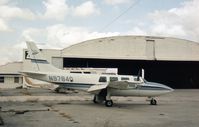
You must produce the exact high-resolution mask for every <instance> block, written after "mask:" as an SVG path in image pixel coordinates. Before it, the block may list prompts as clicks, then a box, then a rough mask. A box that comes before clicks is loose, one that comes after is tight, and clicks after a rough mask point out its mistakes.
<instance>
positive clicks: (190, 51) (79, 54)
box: [60, 36, 199, 88]
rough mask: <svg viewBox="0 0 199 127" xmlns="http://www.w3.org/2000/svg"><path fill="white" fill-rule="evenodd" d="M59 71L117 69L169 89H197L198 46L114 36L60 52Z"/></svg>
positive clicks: (193, 43) (166, 39) (156, 39)
mask: <svg viewBox="0 0 199 127" xmlns="http://www.w3.org/2000/svg"><path fill="white" fill-rule="evenodd" d="M60 56H61V58H63V67H94V68H109V67H110V68H118V73H119V74H133V75H137V73H138V70H139V69H140V68H143V69H145V78H146V80H149V81H155V82H160V83H164V84H166V85H169V86H171V87H173V88H199V43H196V42H192V41H188V40H182V39H177V38H170V37H152V36H115V37H106V38H99V39H94V40H89V41H85V42H82V43H79V44H76V45H73V46H70V47H68V48H65V49H63V50H61V51H60Z"/></svg>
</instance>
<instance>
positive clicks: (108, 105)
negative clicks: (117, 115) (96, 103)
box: [105, 100, 113, 107]
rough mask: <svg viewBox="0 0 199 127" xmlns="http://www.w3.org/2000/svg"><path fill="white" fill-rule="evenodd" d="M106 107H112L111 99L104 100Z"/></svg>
mask: <svg viewBox="0 0 199 127" xmlns="http://www.w3.org/2000/svg"><path fill="white" fill-rule="evenodd" d="M105 105H106V107H112V106H113V101H112V100H107V101H106V102H105Z"/></svg>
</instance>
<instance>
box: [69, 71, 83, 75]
mask: <svg viewBox="0 0 199 127" xmlns="http://www.w3.org/2000/svg"><path fill="white" fill-rule="evenodd" d="M70 73H75V74H81V73H82V72H81V71H71V72H70Z"/></svg>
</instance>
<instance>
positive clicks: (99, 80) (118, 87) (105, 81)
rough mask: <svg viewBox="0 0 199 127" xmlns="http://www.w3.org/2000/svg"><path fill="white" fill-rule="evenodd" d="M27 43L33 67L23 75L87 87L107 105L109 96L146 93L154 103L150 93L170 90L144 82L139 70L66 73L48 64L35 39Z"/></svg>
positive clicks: (157, 94)
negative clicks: (133, 74)
mask: <svg viewBox="0 0 199 127" xmlns="http://www.w3.org/2000/svg"><path fill="white" fill-rule="evenodd" d="M27 47H28V56H29V60H30V61H31V64H32V66H34V69H32V70H31V69H30V70H31V71H29V70H24V71H23V72H22V73H23V74H24V75H25V76H28V77H31V78H34V79H38V80H42V81H47V82H50V83H54V84H58V85H60V86H62V87H65V88H70V89H76V90H84V91H87V92H89V93H92V94H94V99H93V102H94V103H99V102H105V105H106V106H107V107H111V106H112V105H113V101H112V100H111V96H141V97H149V98H150V103H151V104H152V105H156V104H157V101H156V100H155V99H154V97H157V96H160V95H163V94H167V93H169V92H172V91H173V89H172V88H170V87H168V86H166V85H163V84H160V83H154V82H147V81H146V80H145V79H144V74H143V72H142V74H143V75H142V76H140V75H138V76H130V75H108V74H107V75H106V74H84V73H82V74H79V73H68V72H65V71H64V70H61V69H58V68H55V67H54V66H52V65H51V64H49V63H48V61H47V60H46V59H45V58H44V57H43V55H42V53H41V52H40V51H39V49H38V48H37V47H36V45H35V43H33V42H27Z"/></svg>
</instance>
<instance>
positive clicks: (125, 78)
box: [121, 77, 129, 81]
mask: <svg viewBox="0 0 199 127" xmlns="http://www.w3.org/2000/svg"><path fill="white" fill-rule="evenodd" d="M121 80H123V81H128V80H129V78H128V77H121Z"/></svg>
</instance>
